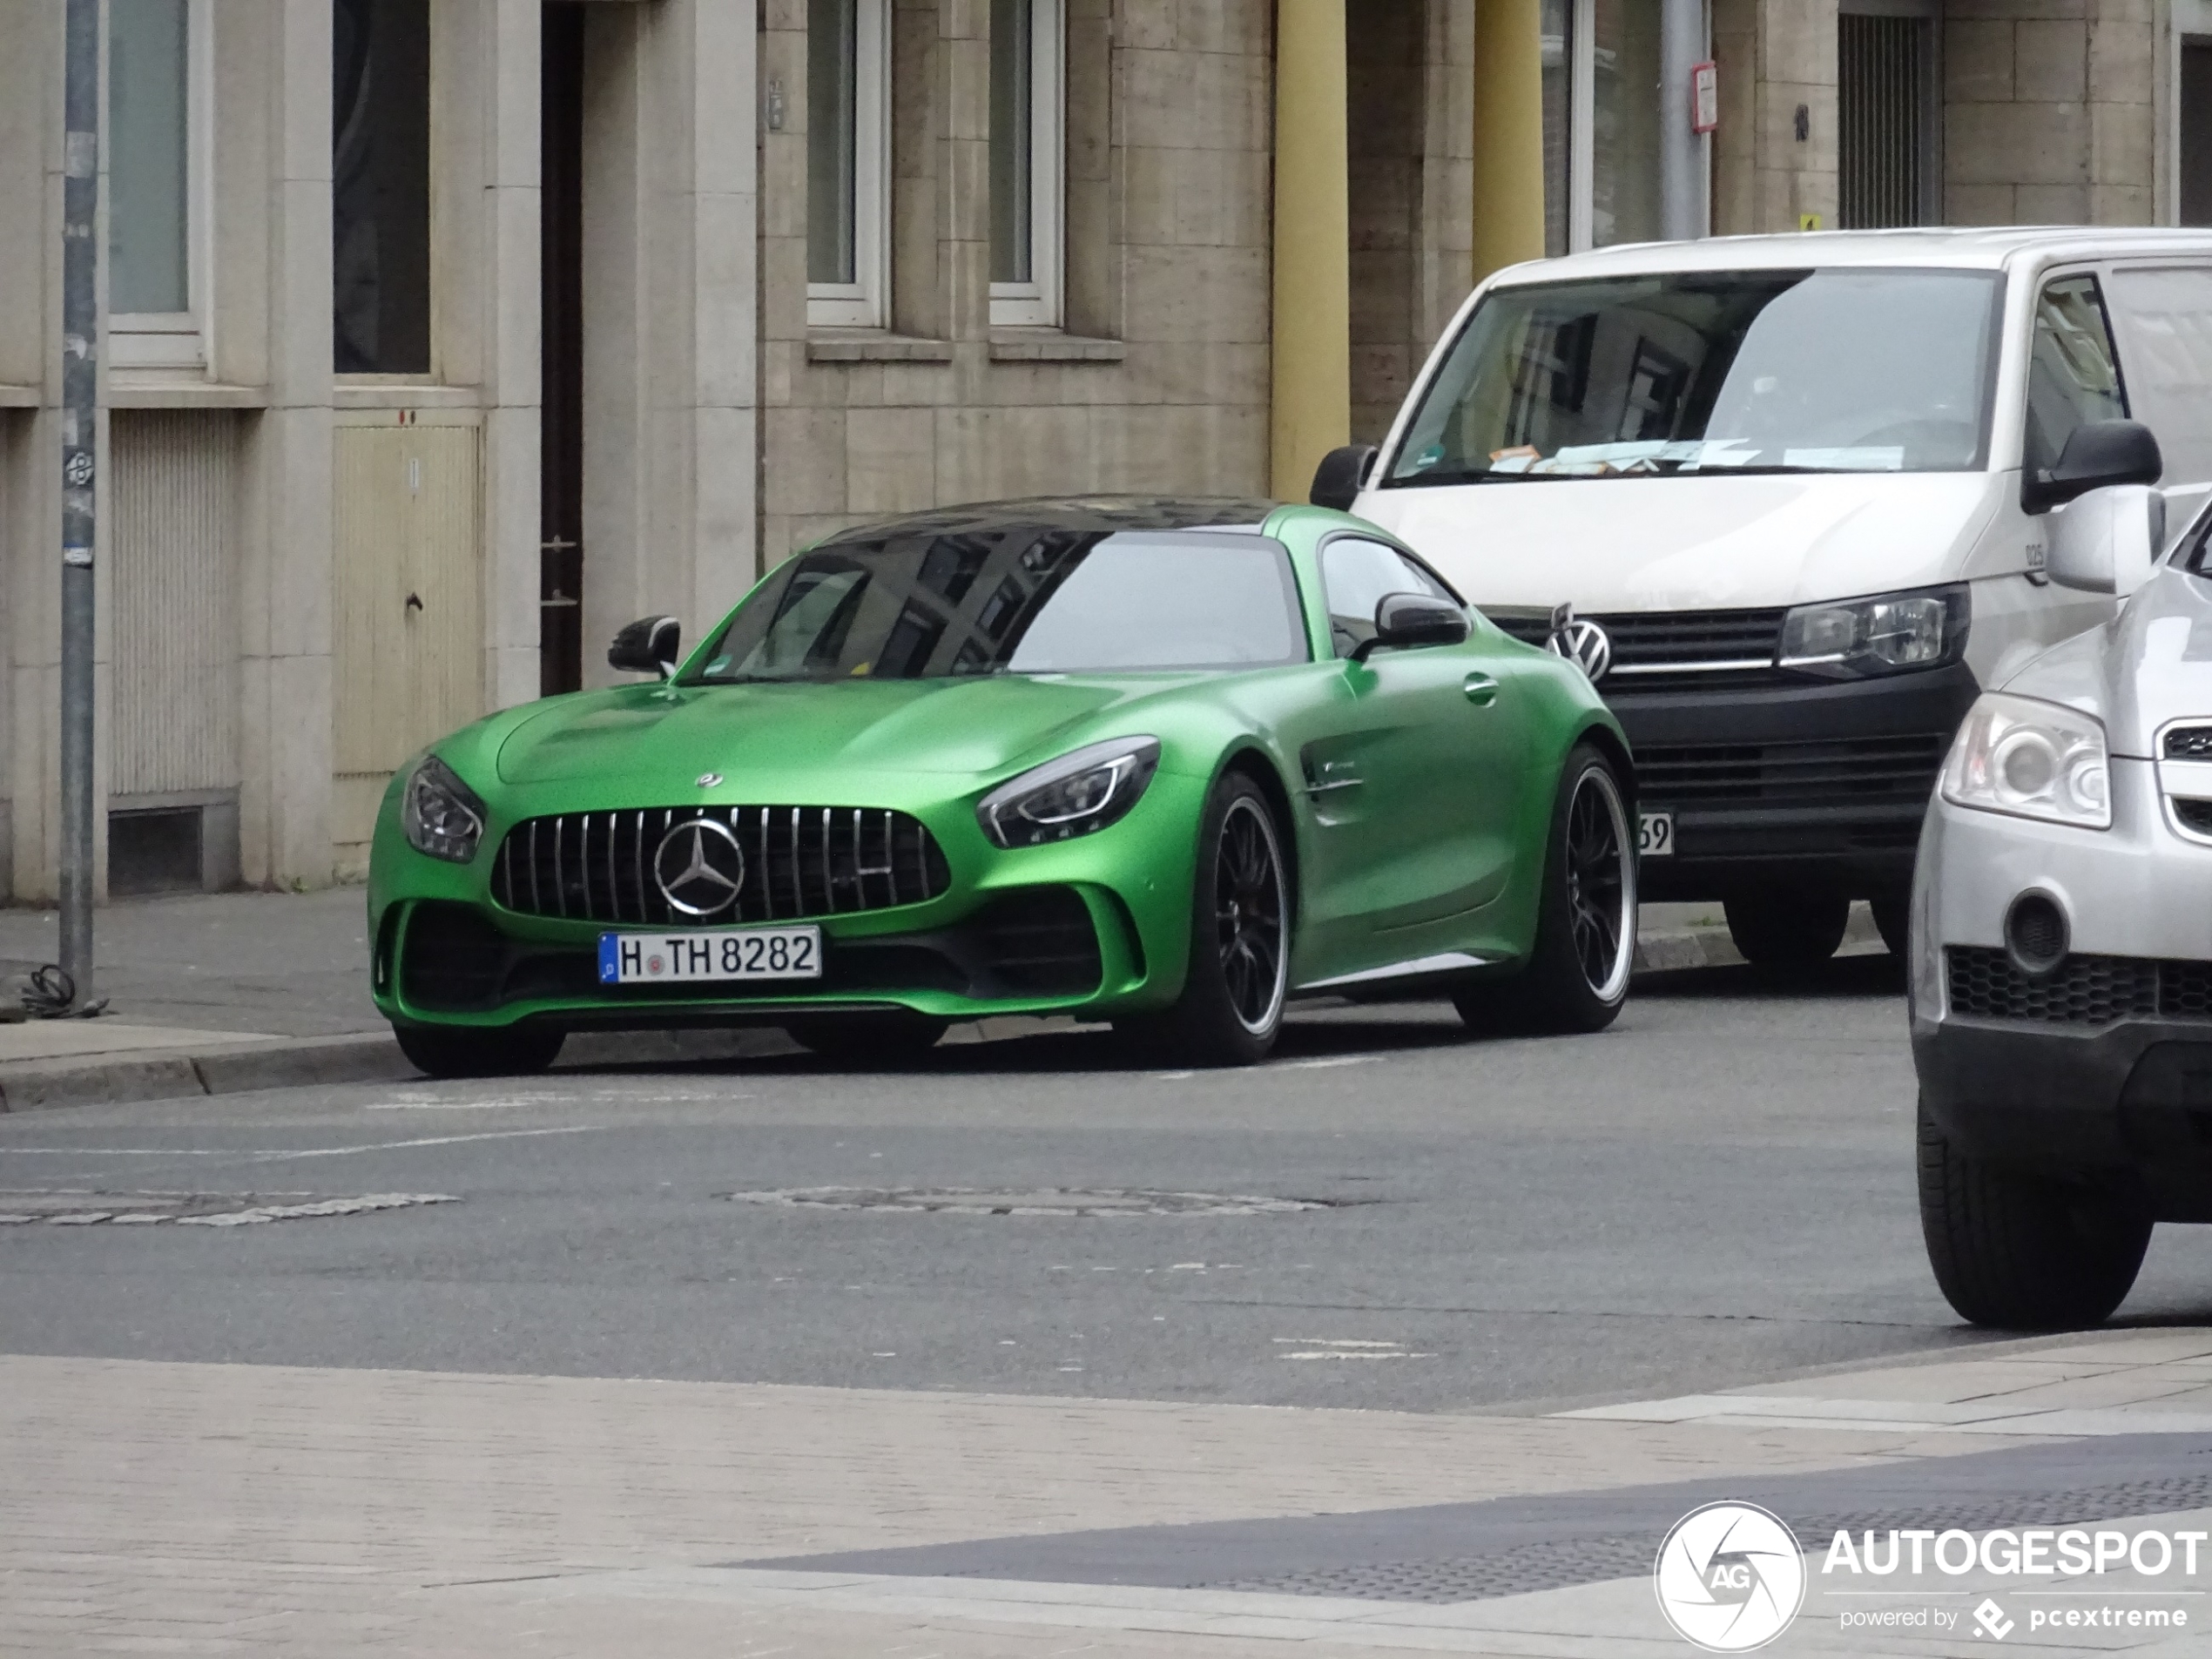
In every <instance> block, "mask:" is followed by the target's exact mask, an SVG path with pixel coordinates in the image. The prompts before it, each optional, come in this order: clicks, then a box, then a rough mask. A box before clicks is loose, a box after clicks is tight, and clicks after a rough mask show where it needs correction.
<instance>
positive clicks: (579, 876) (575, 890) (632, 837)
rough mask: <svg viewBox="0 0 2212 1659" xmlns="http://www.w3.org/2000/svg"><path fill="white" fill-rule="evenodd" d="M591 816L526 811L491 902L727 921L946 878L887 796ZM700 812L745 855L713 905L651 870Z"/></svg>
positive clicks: (796, 913)
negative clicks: (672, 900) (680, 895)
mask: <svg viewBox="0 0 2212 1659" xmlns="http://www.w3.org/2000/svg"><path fill="white" fill-rule="evenodd" d="M725 812H726V813H727V814H728V816H727V818H726V819H725V818H724V816H723V814H724V813H725ZM597 816H599V815H598V814H596V813H561V814H558V815H553V816H547V817H543V818H532V819H524V820H523V822H522V823H519V824H517V825H516V826H514V827H513V828H512V829H510V830H509V831H508V833H507V835H506V837H505V839H504V840H502V841H501V843H500V846H499V852H498V853H497V854H496V857H495V859H494V860H493V864H492V875H491V882H490V887H491V897H492V900H493V902H494V903H496V904H497V905H499V906H500V907H502V908H503V909H506V910H510V911H513V912H515V913H516V914H521V915H536V916H550V917H554V918H556V919H565V920H568V921H591V922H604V923H608V924H620V925H628V926H639V925H643V926H646V927H731V926H733V925H750V924H753V923H758V922H766V921H786V920H789V921H797V920H801V919H804V918H807V917H813V916H836V915H847V914H853V913H854V912H858V911H864V910H883V909H888V908H890V907H894V906H899V905H910V904H920V903H924V902H927V900H932V899H935V898H939V897H941V896H942V895H943V894H944V893H945V891H946V889H947V888H948V887H951V885H952V871H951V867H950V866H949V865H948V864H947V863H946V861H945V855H944V853H943V852H942V851H941V849H940V848H939V847H938V846H937V843H936V840H935V838H934V837H933V836H932V835H931V834H930V833H929V831H928V829H927V827H926V826H924V825H923V824H922V822H921V819H917V818H914V817H913V816H912V815H910V814H908V813H901V812H896V811H893V810H890V809H888V808H884V807H873V806H870V807H861V806H788V807H786V806H736V807H728V808H716V809H714V810H712V811H711V812H708V811H700V810H695V809H692V808H690V807H682V806H665V807H641V808H639V809H637V810H636V811H634V812H610V813H606V814H605V815H604V816H605V819H606V823H605V825H604V827H603V826H600V825H599V824H597V823H594V822H593V821H592V820H593V819H594V818H595V817H597ZM695 818H708V819H712V820H714V821H716V822H726V823H727V824H728V825H729V826H730V832H731V833H732V834H733V835H735V836H736V837H737V838H738V846H739V847H740V848H741V849H742V850H743V851H744V853H745V877H744V881H743V884H742V886H741V887H739V889H738V896H737V899H736V900H735V902H734V903H732V905H731V906H730V907H728V908H726V909H725V910H723V911H721V912H719V913H718V914H715V915H711V916H688V915H685V914H682V913H680V912H678V911H677V910H675V909H673V908H672V907H671V906H670V905H669V903H668V900H667V899H666V898H665V897H664V895H663V894H662V893H661V891H660V885H659V883H658V880H656V879H655V876H654V873H653V861H654V857H655V855H656V854H657V853H658V851H659V849H660V844H661V842H662V841H663V840H664V839H665V838H666V837H667V835H668V833H669V832H670V831H671V830H672V829H674V828H676V827H677V826H679V825H683V824H686V823H689V822H691V820H692V819H695ZM601 835H604V836H605V837H606V843H605V845H604V846H600V845H599V842H598V838H599V837H600V836H601Z"/></svg>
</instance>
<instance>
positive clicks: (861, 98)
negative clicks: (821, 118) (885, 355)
mask: <svg viewBox="0 0 2212 1659" xmlns="http://www.w3.org/2000/svg"><path fill="white" fill-rule="evenodd" d="M890 10H891V6H890V0H853V280H852V281H850V282H815V281H812V280H810V281H809V282H808V283H807V284H806V322H807V326H808V327H813V328H881V327H885V326H886V325H887V322H888V320H889V302H890V294H891V40H890V27H891V20H890V15H889V14H890ZM808 44H809V50H810V51H811V50H812V42H811V41H810V42H809V43H808ZM806 118H807V121H808V123H809V125H810V130H811V124H812V123H813V118H814V116H813V111H812V110H811V109H810V110H809V111H807V117H806ZM811 212H812V207H811V205H810V206H809V213H810V215H811ZM812 231H813V220H812V219H811V217H810V218H809V219H808V232H809V234H810V236H811V234H812Z"/></svg>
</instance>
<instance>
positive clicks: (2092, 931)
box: [1911, 759, 2212, 1220]
mask: <svg viewBox="0 0 2212 1659" xmlns="http://www.w3.org/2000/svg"><path fill="white" fill-rule="evenodd" d="M2111 779H2112V793H2113V820H2114V821H2113V825H2112V827H2111V828H2110V829H2108V830H2085V829H2075V828H2071V827H2069V826H2064V825H2059V824H2047V823H2043V822H2040V821H2037V820H2033V819H2018V818H2009V817H2005V816H2002V815H2000V814H1997V813H1984V812H1978V811H1973V810H1971V809H1968V808H1965V807H1959V806H1953V805H1952V804H1951V803H1950V802H1948V801H1946V800H1944V799H1941V798H1940V797H1939V798H1938V799H1936V800H1935V801H1934V802H1933V803H1932V805H1931V806H1930V807H1929V810H1928V814H1927V820H1926V825H1925V830H1924V833H1923V836H1922V840H1921V845H1920V860H1919V873H1918V878H1917V882H1916V887H1915V891H1914V896H1913V906H1912V913H1913V914H1912V930H1913V938H1912V951H1911V969H1912V1056H1913V1064H1914V1068H1915V1069H1916V1071H1917V1072H1918V1074H1919V1085H1920V1095H1921V1100H1922V1102H1923V1103H1924V1104H1925V1107H1926V1109H1927V1110H1928V1112H1929V1114H1930V1115H1931V1116H1932V1117H1933V1118H1934V1120H1935V1122H1936V1123H1937V1124H1938V1126H1939V1127H1940V1128H1941V1129H1942V1130H1943V1131H1944V1132H1945V1134H1946V1135H1947V1136H1950V1137H1951V1138H1952V1139H1953V1140H1955V1141H1956V1142H1958V1143H1959V1144H1960V1145H1961V1146H1962V1147H1964V1148H1966V1150H1969V1151H1971V1152H1973V1153H1974V1154H1976V1155H1978V1156H1979V1157H1988V1158H1994V1159H2000V1160H2004V1161H2007V1162H2013V1163H2022V1164H2027V1165H2032V1166H2034V1167H2036V1168H2039V1169H2042V1170H2048V1171H2051V1172H2054V1173H2059V1174H2065V1175H2073V1176H2078V1177H2084V1178H2089V1179H2106V1180H2117V1181H2125V1182H2128V1183H2130V1184H2136V1185H2138V1186H2140V1187H2141V1189H2143V1190H2146V1191H2148V1193H2149V1194H2150V1196H2151V1197H2152V1199H2153V1201H2154V1203H2155V1204H2156V1206H2157V1209H2158V1211H2159V1213H2160V1214H2161V1215H2162V1216H2164V1217H2167V1218H2168V1219H2173V1220H2212V847H2207V846H2197V845H2195V844H2192V843H2190V842H2188V841H2184V840H2182V838H2180V837H2179V836H2177V835H2175V834H2174V833H2172V831H2171V830H2170V829H2169V828H2168V826H2167V825H2166V823H2165V821H2164V819H2163V817H2162V813H2161V806H2160V802H2159V799H2158V792H2157V781H2156V776H2155V769H2154V768H2153V767H2152V766H2151V765H2150V764H2149V763H2148V762H2146V761H2141V760H2129V759H2114V761H2113V762H2112V767H2111ZM2031 890H2033V891H2035V892H2039V893H2042V894H2047V895H2049V896H2050V897H2051V898H2052V899H2053V900H2055V901H2056V902H2057V903H2058V905H2059V906H2060V908H2061V909H2062V910H2063V911H2064V912H2065V913H2066V915H2067V922H2068V927H2069V933H2070V950H2069V954H2068V956H2067V960H2066V961H2065V962H2064V963H2063V964H2062V965H2061V966H2060V968H2059V969H2058V970H2057V971H2056V972H2055V973H2053V974H2048V975H2047V976H2043V977H2036V976H2032V975H2027V974H2022V973H2021V972H2020V969H2019V968H2017V967H2016V966H2015V965H2014V964H2013V962H2012V961H2011V960H2010V959H2009V957H2008V956H2007V955H2006V948H2005V919H2006V914H2008V912H2009V911H2010V910H2011V908H2012V906H2013V902H2014V900H2017V899H2018V898H2019V897H2020V894H2023V893H2026V892H2028V891H2031Z"/></svg>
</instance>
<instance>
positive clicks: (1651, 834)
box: [1636, 813, 1675, 859]
mask: <svg viewBox="0 0 2212 1659" xmlns="http://www.w3.org/2000/svg"><path fill="white" fill-rule="evenodd" d="M1674 855H1675V815H1674V814H1673V813H1637V814H1636V856H1637V857H1639V858H1646V859H1670V858H1672V857H1674Z"/></svg>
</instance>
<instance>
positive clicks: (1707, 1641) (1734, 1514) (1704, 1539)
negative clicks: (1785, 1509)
mask: <svg viewBox="0 0 2212 1659" xmlns="http://www.w3.org/2000/svg"><path fill="white" fill-rule="evenodd" d="M1652 1588H1653V1589H1654V1590H1655V1591H1656V1594H1657V1595H1658V1597H1659V1610H1660V1612H1661V1613H1662V1614H1663V1615H1665V1616H1666V1620H1667V1622H1668V1623H1669V1624H1670V1625H1672V1626H1673V1627H1674V1629H1675V1633H1676V1635H1679V1636H1681V1637H1682V1638H1683V1640H1684V1641H1685V1642H1690V1643H1692V1644H1694V1645H1695V1646H1696V1647H1700V1648H1703V1649H1705V1651H1706V1652H1708V1653H1749V1652H1750V1651H1751V1650H1752V1649H1755V1648H1764V1646H1766V1644H1767V1643H1768V1642H1771V1641H1773V1640H1774V1639H1775V1637H1777V1636H1778V1635H1781V1634H1782V1633H1783V1632H1784V1630H1786V1629H1789V1628H1790V1625H1791V1622H1792V1621H1793V1620H1795V1619H1796V1618H1797V1612H1798V1609H1799V1608H1802V1607H1804V1601H1805V1561H1804V1554H1803V1552H1802V1551H1800V1550H1799V1549H1798V1548H1797V1534H1794V1533H1792V1532H1791V1530H1790V1528H1789V1527H1787V1526H1786V1525H1784V1523H1783V1521H1782V1520H1781V1518H1780V1517H1778V1516H1777V1515H1773V1514H1769V1513H1768V1512H1767V1511H1766V1510H1764V1509H1762V1508H1760V1507H1758V1506H1757V1505H1756V1504H1749V1503H1709V1504H1706V1505H1705V1506H1704V1507H1702V1508H1698V1509H1693V1510H1691V1511H1690V1512H1689V1514H1686V1515H1684V1516H1683V1518H1682V1519H1681V1520H1680V1521H1676V1523H1675V1524H1674V1527H1673V1530H1671V1531H1670V1532H1669V1533H1668V1534H1667V1537H1666V1541H1664V1542H1663V1543H1662V1544H1661V1545H1660V1546H1659V1559H1658V1561H1657V1562H1656V1564H1655V1566H1654V1567H1653V1568H1652Z"/></svg>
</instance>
